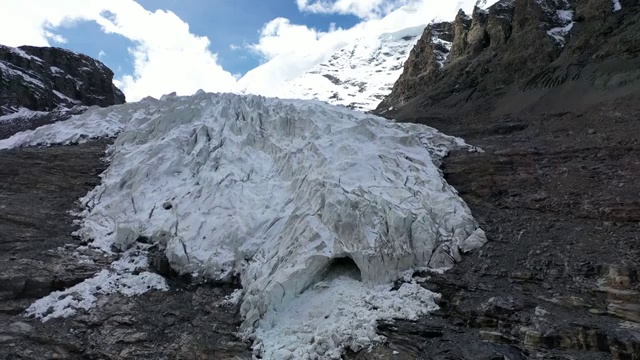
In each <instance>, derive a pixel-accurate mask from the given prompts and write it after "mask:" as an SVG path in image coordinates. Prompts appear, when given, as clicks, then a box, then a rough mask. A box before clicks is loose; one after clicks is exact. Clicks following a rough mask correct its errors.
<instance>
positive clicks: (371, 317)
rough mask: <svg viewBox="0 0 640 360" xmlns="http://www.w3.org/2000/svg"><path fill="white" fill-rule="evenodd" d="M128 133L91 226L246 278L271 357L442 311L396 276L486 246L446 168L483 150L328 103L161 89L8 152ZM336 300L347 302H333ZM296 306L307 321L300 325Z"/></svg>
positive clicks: (14, 142)
mask: <svg viewBox="0 0 640 360" xmlns="http://www.w3.org/2000/svg"><path fill="white" fill-rule="evenodd" d="M118 133H119V135H118V137H117V139H116V140H115V143H114V144H113V146H111V147H110V148H109V150H108V155H109V158H110V161H111V164H110V166H109V168H108V169H107V170H106V172H105V173H104V174H103V175H102V176H103V181H102V184H101V185H99V186H98V187H97V188H95V189H94V190H93V191H91V192H90V193H89V194H87V196H86V197H84V198H83V199H82V201H83V203H84V204H85V205H86V206H87V208H86V210H85V211H84V213H83V221H82V227H81V229H80V230H79V231H78V235H80V236H82V237H83V238H85V239H87V240H92V241H93V242H92V245H93V246H94V247H96V248H100V249H103V250H104V251H107V252H108V251H110V250H111V248H112V246H113V245H117V247H120V249H121V250H123V249H126V248H127V247H128V246H131V243H132V241H130V240H131V239H135V238H137V237H138V236H146V237H149V238H150V239H151V240H152V241H155V242H160V243H163V244H166V256H167V258H168V260H169V262H170V264H171V266H172V267H173V268H174V269H175V270H176V271H178V272H179V273H183V274H186V273H188V274H192V275H193V276H195V277H197V278H204V279H215V280H222V281H224V280H230V278H231V277H232V276H234V275H238V276H239V277H240V279H241V282H242V285H243V288H244V289H243V292H244V296H243V301H242V305H241V314H242V315H243V316H244V323H243V325H242V329H241V331H242V332H243V334H245V335H246V336H247V337H250V338H253V339H254V340H255V343H254V345H255V351H256V352H257V353H260V354H273V357H269V356H267V357H266V358H287V354H289V353H290V354H292V355H291V356H293V357H294V358H304V356H306V355H309V356H311V355H310V354H316V355H317V356H319V357H320V358H329V357H330V356H334V355H332V354H336V353H337V352H339V351H341V349H342V348H343V347H345V346H349V347H352V348H361V347H362V346H364V345H365V344H367V343H370V342H371V341H376V340H378V339H379V338H378V337H376V336H375V335H374V333H375V322H376V321H377V320H380V319H386V318H390V317H399V318H409V319H410V318H415V317H416V316H418V315H420V314H424V313H426V312H428V311H430V310H431V309H433V308H434V307H435V304H434V303H433V301H432V299H433V296H434V294H432V293H430V292H428V291H427V290H424V289H422V288H417V287H415V286H412V285H410V284H409V285H404V286H403V287H401V288H400V289H399V290H391V288H390V287H389V286H388V285H384V284H388V283H390V282H392V281H394V280H396V279H399V278H401V277H402V274H403V273H404V272H406V271H408V270H412V269H418V268H425V267H430V268H443V267H450V266H452V265H453V264H454V262H455V261H456V260H459V259H460V253H461V252H467V251H470V250H473V249H475V248H477V247H479V246H481V245H482V244H483V243H484V242H485V241H486V238H485V236H484V232H483V231H482V230H481V229H479V228H478V225H477V223H476V222H475V220H474V219H473V217H472V216H471V212H470V210H469V208H468V207H467V205H466V204H465V203H464V202H463V200H462V199H460V197H459V196H458V195H457V192H456V191H455V190H454V189H453V188H452V187H451V186H449V185H448V184H447V183H446V181H445V180H444V179H443V177H442V175H441V173H440V171H439V168H438V164H439V162H440V160H441V159H442V157H443V156H445V155H446V153H447V152H448V151H449V150H451V149H455V148H468V149H469V150H473V148H472V147H470V146H468V145H466V144H465V143H464V142H463V141H462V140H461V139H458V138H455V137H451V136H446V135H444V134H441V133H439V132H438V131H436V130H435V129H432V128H429V127H426V126H423V125H416V124H399V123H394V122H390V121H387V120H385V119H383V118H380V117H376V116H371V115H367V114H364V113H359V112H355V111H351V110H349V109H346V108H343V107H336V106H331V105H328V104H325V103H322V102H319V101H305V100H278V99H266V98H263V97H258V96H240V95H232V94H204V93H199V94H197V95H194V96H192V97H177V96H165V97H163V99H162V100H155V99H152V98H148V99H144V100H143V101H141V102H139V103H131V104H125V105H120V106H113V107H110V108H106V109H96V108H92V109H90V110H89V111H88V112H87V113H85V114H83V115H79V116H75V117H73V118H72V119H70V120H68V121H65V122H59V123H55V124H52V125H48V126H45V127H42V128H39V129H36V130H35V131H29V132H24V133H20V134H17V135H16V136H14V137H12V138H9V139H7V140H3V141H0V148H6V147H15V146H26V145H37V144H51V143H71V142H77V141H84V140H85V139H87V138H90V137H96V136H106V135H109V136H110V135H115V134H118ZM345 276H347V277H349V278H348V279H345ZM376 286H386V287H384V290H381V288H377V287H376ZM321 299H325V300H326V301H327V303H333V304H336V306H329V308H330V309H324V310H322V309H320V307H322V306H321V305H322V303H321V302H318V301H320V300H321ZM338 304H342V305H338ZM320 310H322V311H325V312H327V313H326V314H324V315H328V317H326V316H321V315H322V314H321V313H320V312H319V311H320ZM293 312H296V313H297V314H299V315H300V316H302V317H303V318H304V319H305V321H303V322H296V323H291V322H287V321H286V320H285V319H287V318H291V319H293V318H295V316H297V315H294V314H293ZM281 344H285V345H284V346H285V347H286V348H282V347H281ZM305 354H306V355H305ZM327 354H329V355H327Z"/></svg>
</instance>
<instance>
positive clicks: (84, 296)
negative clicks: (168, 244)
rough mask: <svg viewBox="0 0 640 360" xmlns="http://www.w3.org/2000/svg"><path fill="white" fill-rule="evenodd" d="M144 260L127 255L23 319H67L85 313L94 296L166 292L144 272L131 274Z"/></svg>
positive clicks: (56, 293)
mask: <svg viewBox="0 0 640 360" xmlns="http://www.w3.org/2000/svg"><path fill="white" fill-rule="evenodd" d="M146 263H147V261H146V257H145V256H140V254H139V253H138V252H137V251H129V252H128V253H125V254H124V255H123V256H122V258H120V259H119V260H117V261H116V262H114V263H113V264H111V267H110V268H109V269H105V270H102V271H100V272H99V273H97V274H96V275H94V276H93V277H92V278H90V279H87V280H85V281H83V282H81V283H79V284H77V285H74V286H72V287H70V288H67V289H65V290H63V291H54V292H52V293H51V294H49V295H47V296H45V297H43V298H41V299H38V300H36V301H35V302H34V303H33V304H31V306H30V307H29V308H27V310H26V315H29V316H35V317H36V318H39V319H41V320H42V321H43V322H46V321H49V320H51V319H54V318H60V317H67V316H69V315H72V314H74V313H75V312H76V311H77V310H79V309H82V310H89V309H91V308H93V307H95V306H96V303H97V302H98V296H101V295H108V294H114V293H120V294H122V295H125V296H133V295H139V294H143V293H145V292H147V291H149V290H152V289H155V290H168V289H169V288H168V286H167V283H166V281H165V279H164V278H163V277H162V276H160V275H158V274H154V273H150V272H148V271H141V272H139V273H136V274H134V271H136V270H140V269H144V268H146V265H147V264H146Z"/></svg>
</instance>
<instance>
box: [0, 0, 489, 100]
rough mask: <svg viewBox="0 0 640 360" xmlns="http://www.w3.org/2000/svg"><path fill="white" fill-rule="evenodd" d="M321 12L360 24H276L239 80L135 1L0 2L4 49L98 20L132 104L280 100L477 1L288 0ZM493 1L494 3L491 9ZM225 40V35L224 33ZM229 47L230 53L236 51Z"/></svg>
mask: <svg viewBox="0 0 640 360" xmlns="http://www.w3.org/2000/svg"><path fill="white" fill-rule="evenodd" d="M290 1H296V2H297V5H298V7H299V9H300V10H301V11H306V12H316V13H339V14H353V15H356V16H359V17H361V18H362V19H363V20H362V21H361V22H360V23H358V24H357V25H355V26H354V27H352V28H349V29H341V28H337V27H336V26H335V25H331V26H329V30H328V31H319V30H317V29H314V28H310V27H308V26H305V25H302V24H293V23H291V21H290V20H288V19H285V18H275V19H273V20H272V21H270V22H268V23H266V24H265V25H264V26H263V28H262V29H261V30H260V38H259V41H258V42H256V43H255V44H250V45H242V46H241V48H248V49H250V50H251V51H253V52H254V53H255V54H258V55H259V56H260V57H261V58H262V60H263V63H262V64H261V65H260V66H258V67H257V68H255V69H253V70H251V71H249V72H248V73H247V74H246V75H245V76H243V77H242V78H241V79H238V75H237V74H232V73H230V72H228V71H226V70H224V69H223V68H222V67H221V66H220V65H219V64H218V58H217V55H216V54H215V53H212V52H211V51H210V50H209V45H210V40H209V39H208V38H207V37H202V36H197V35H194V34H192V33H191V32H190V30H189V24H187V23H186V22H184V21H183V20H182V19H180V18H179V17H178V16H176V15H175V14H174V13H172V12H170V11H163V10H158V11H156V12H149V11H147V10H145V9H144V8H143V7H142V6H141V5H139V4H138V3H137V2H135V1H134V0H110V1H102V0H65V1H55V2H54V1H50V0H20V1H15V0H0V6H1V8H2V11H1V12H0V43H3V44H7V45H13V46H18V45H23V44H30V45H41V46H45V45H49V44H50V41H58V42H61V41H64V40H65V39H63V38H62V37H60V38H56V35H55V34H54V33H53V32H52V29H55V28H58V27H72V26H74V25H75V24H77V23H78V22H81V21H95V22H97V23H98V24H99V25H100V26H101V27H102V29H103V31H104V32H105V33H109V34H119V35H121V36H124V37H126V38H128V39H129V40H131V41H132V42H133V46H132V47H131V48H130V49H129V53H130V54H131V57H132V60H133V61H132V62H133V64H134V72H133V74H129V75H125V76H123V77H122V78H120V79H117V80H116V84H117V85H118V86H119V87H120V88H121V89H123V91H124V92H125V94H126V95H127V98H128V99H129V100H137V99H140V98H142V97H144V96H147V95H152V96H159V95H162V94H165V93H169V92H172V91H176V92H177V93H178V94H191V93H193V92H195V91H196V90H197V89H200V88H202V89H204V90H206V91H236V90H240V89H242V90H243V91H246V92H250V93H259V94H263V95H267V96H269V95H271V96H274V95H277V92H276V91H277V89H278V87H279V86H280V85H281V84H283V83H284V82H286V81H289V80H292V79H294V78H295V77H297V76H300V75H302V74H303V73H304V72H306V71H308V70H309V69H310V68H312V67H313V66H315V65H317V64H319V63H321V62H323V61H326V60H328V58H329V57H330V56H331V55H332V54H333V53H335V52H336V51H337V50H339V49H341V48H342V47H344V46H345V45H347V44H349V43H352V42H354V41H358V39H371V38H372V37H373V38H374V39H375V37H376V36H379V35H381V34H383V33H386V32H393V31H397V30H400V29H404V28H408V27H415V26H418V25H424V24H427V23H428V22H429V21H430V20H432V19H453V18H454V17H455V14H456V12H457V10H458V9H459V8H463V9H465V11H470V10H471V9H472V8H473V5H474V4H475V2H476V0H459V1H455V0H290ZM495 1H496V0H491V1H490V3H494V2H495ZM219 36H224V34H219ZM239 48H240V47H238V46H231V49H239Z"/></svg>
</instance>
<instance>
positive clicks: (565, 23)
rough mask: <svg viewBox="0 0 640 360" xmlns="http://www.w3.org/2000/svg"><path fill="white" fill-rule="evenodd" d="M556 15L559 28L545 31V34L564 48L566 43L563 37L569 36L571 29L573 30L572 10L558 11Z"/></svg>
mask: <svg viewBox="0 0 640 360" xmlns="http://www.w3.org/2000/svg"><path fill="white" fill-rule="evenodd" d="M556 14H557V18H558V22H559V23H560V25H561V26H559V27H555V28H553V29H551V30H549V31H547V34H549V36H551V37H553V38H554V39H555V40H556V42H557V43H558V44H560V45H561V46H564V44H565V42H566V39H565V37H566V36H567V34H569V32H570V31H571V29H573V24H575V22H574V21H573V14H574V12H573V10H558V11H557V13H556Z"/></svg>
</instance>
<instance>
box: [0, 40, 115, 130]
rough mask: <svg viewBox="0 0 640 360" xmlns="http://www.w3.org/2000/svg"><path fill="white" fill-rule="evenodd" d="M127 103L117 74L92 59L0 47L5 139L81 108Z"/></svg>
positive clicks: (61, 51) (0, 110)
mask: <svg viewBox="0 0 640 360" xmlns="http://www.w3.org/2000/svg"><path fill="white" fill-rule="evenodd" d="M124 102H125V96H124V94H123V93H122V91H120V90H119V89H118V88H117V87H115V86H114V85H113V72H112V71H111V70H110V69H109V68H108V67H106V66H105V65H104V64H102V63H101V62H99V61H97V60H94V59H92V58H90V57H89V56H86V55H82V54H77V53H74V52H72V51H69V50H64V49H60V48H50V47H34V46H22V47H19V48H14V47H8V46H3V45H0V122H1V123H2V126H0V138H3V137H6V135H8V134H10V133H13V132H16V131H21V130H25V129H27V128H33V127H37V126H39V125H43V124H45V123H48V122H51V121H54V120H55V119H59V118H61V117H64V115H68V114H72V113H79V112H82V111H84V110H83V109H82V108H81V107H82V106H92V105H97V106H101V107H104V106H110V105H114V104H122V103H124ZM3 133H7V134H3Z"/></svg>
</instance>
